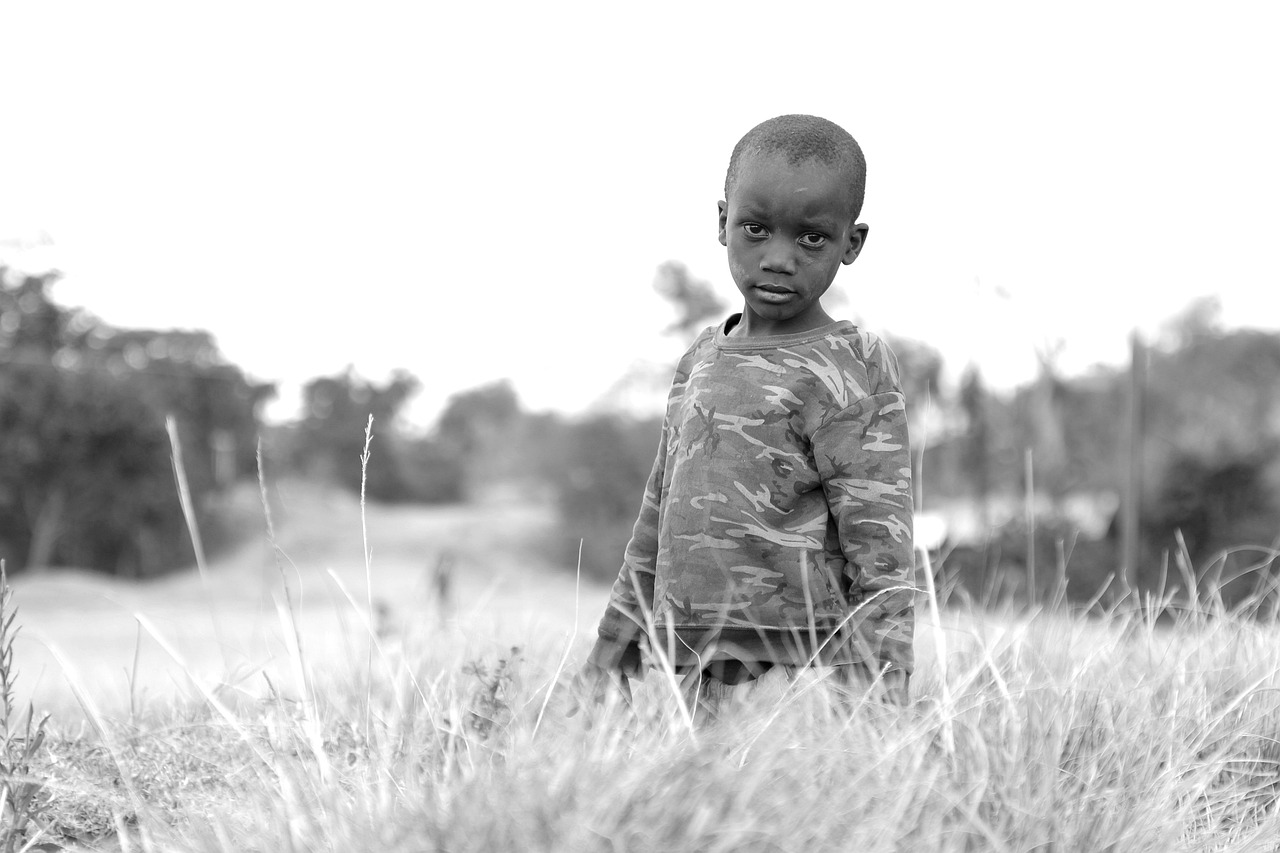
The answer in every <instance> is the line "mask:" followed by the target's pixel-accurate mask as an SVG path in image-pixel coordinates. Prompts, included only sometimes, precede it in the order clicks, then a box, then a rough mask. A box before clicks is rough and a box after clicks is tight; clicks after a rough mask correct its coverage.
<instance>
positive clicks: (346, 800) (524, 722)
mask: <svg viewBox="0 0 1280 853" xmlns="http://www.w3.org/2000/svg"><path fill="white" fill-rule="evenodd" d="M351 606H352V609H353V610H354V611H356V612H360V611H361V610H362V604H361V603H358V602H353V603H352V605H351ZM1153 615H1154V611H1153V610H1148V611H1145V612H1144V611H1138V612H1130V613H1118V614H1115V613H1113V614H1111V615H1109V616H1101V617H1099V616H1095V617H1091V618H1087V617H1085V616H1083V615H1079V614H1070V613H1066V612H1054V613H1049V612H1044V613H1038V614H1035V615H1032V616H1027V617H1015V616H1005V617H996V616H992V615H990V614H984V613H980V612H954V611H953V612H950V613H948V614H947V617H946V618H947V620H948V622H947V628H946V633H947V641H948V642H947V647H948V649H949V651H948V659H947V661H946V664H947V665H946V667H945V673H946V679H947V690H946V691H944V690H942V683H941V681H940V679H941V676H942V673H943V672H944V667H941V666H939V662H938V661H937V660H936V659H931V658H930V657H929V656H928V655H927V654H926V655H925V659H924V660H922V661H921V666H920V671H919V677H918V678H917V681H916V684H915V694H916V695H915V699H914V701H913V703H912V704H911V705H910V706H909V707H907V708H903V709H898V708H892V707H887V706H883V705H880V704H878V703H876V702H874V701H868V702H865V703H862V704H859V705H858V706H857V707H854V708H852V709H840V708H839V706H838V703H832V702H830V701H828V700H829V697H827V696H826V695H824V691H823V689H822V688H821V687H818V688H816V689H812V690H808V691H802V692H798V693H795V692H793V693H792V694H790V695H783V696H777V697H773V698H771V699H762V700H761V701H759V702H757V703H755V704H748V705H746V706H744V707H742V708H741V709H739V712H738V713H736V714H734V715H732V716H731V718H730V719H728V720H725V721H723V722H721V723H718V724H715V725H711V726H706V727H703V728H700V729H696V730H693V731H690V730H689V729H688V727H687V726H686V725H685V724H684V722H683V718H682V715H681V714H680V713H679V711H678V708H677V705H676V702H677V700H676V699H675V698H674V697H673V696H672V695H670V693H669V691H667V690H666V689H665V687H664V686H663V684H662V680H661V679H660V678H655V677H650V678H649V679H648V680H647V681H646V683H645V685H644V687H643V689H641V690H640V691H639V692H638V694H637V707H636V711H635V713H634V715H630V714H626V713H624V712H622V711H621V710H619V709H615V712H614V713H609V712H606V711H602V712H601V713H599V714H597V715H595V716H594V717H592V718H591V719H589V720H588V719H584V718H582V717H574V718H567V717H565V716H564V713H563V712H564V709H565V705H564V702H565V700H566V697H564V696H563V692H562V691H561V692H558V693H557V694H556V695H554V696H552V697H551V701H550V704H549V706H548V709H547V712H546V714H545V716H543V717H542V719H541V721H540V722H539V719H538V718H539V713H540V711H541V708H542V705H543V702H544V700H545V699H546V691H547V689H548V687H549V683H550V681H551V679H552V677H553V676H554V675H555V673H556V672H557V670H558V668H559V663H560V658H561V656H562V653H563V643H564V642H565V640H566V638H565V637H563V636H560V637H552V636H540V637H530V638H529V643H527V644H526V645H524V646H523V647H521V648H520V649H512V648H510V647H499V646H497V645H496V644H494V643H492V642H491V643H489V644H488V646H487V647H486V642H485V640H484V639H483V638H480V637H465V636H463V635H459V634H458V633H457V632H456V631H453V632H450V631H448V630H446V629H445V628H444V627H443V626H441V625H439V624H435V625H433V624H419V625H416V626H414V627H412V628H411V629H403V630H401V631H399V632H397V633H395V634H393V635H384V636H383V637H382V638H380V639H379V641H378V644H377V650H376V652H375V655H374V658H373V661H372V663H371V664H370V665H369V666H368V667H367V668H364V667H361V666H359V665H355V666H350V667H347V668H344V669H343V670H341V671H334V670H332V669H330V670H329V671H327V672H326V673H322V672H320V671H318V670H317V669H315V668H313V667H312V666H311V664H310V662H309V661H307V660H306V659H305V657H302V656H301V653H300V652H299V653H298V654H299V655H300V657H299V659H298V660H297V661H296V667H297V673H296V679H295V680H294V681H293V682H292V683H285V684H276V683H273V684H272V686H271V689H270V690H269V691H268V692H267V694H266V695H264V696H262V697H260V698H257V699H253V700H241V701H239V702H238V703H235V704H232V703H230V702H228V701H224V700H223V698H220V697H219V696H218V695H217V694H216V693H215V692H214V691H209V692H208V693H207V694H205V695H203V696H202V697H200V698H198V699H192V700H188V701H187V702H185V703H177V704H172V705H167V706H159V705H155V704H153V706H152V707H150V708H149V709H148V710H147V712H146V713H145V714H144V715H142V716H141V717H140V718H138V719H135V720H134V721H133V722H131V723H130V722H127V721H124V720H120V719H110V718H102V717H99V718H97V719H96V720H95V721H94V725H91V726H89V727H87V728H85V729H84V730H82V731H71V732H67V731H60V732H56V733H54V734H53V735H52V736H51V738H50V741H49V743H48V744H47V747H46V750H45V752H44V760H43V765H42V767H41V768H40V772H41V773H42V774H43V776H44V778H45V779H46V790H48V791H50V792H51V794H52V797H51V800H50V802H49V803H48V806H47V809H46V811H47V812H48V814H50V815H52V817H51V818H50V820H51V825H50V827H49V830H50V833H51V836H52V837H56V838H59V839H61V840H62V843H69V842H71V841H75V842H76V843H78V844H80V845H83V846H87V847H91V848H98V849H122V848H123V849H142V850H219V851H230V850H236V851H243V850H262V851H279V850H340V851H349V850H380V851H381V850H405V851H409V850H450V851H465V850H476V851H481V850H485V851H488V850H547V851H552V850H554V851H565V850H602V851H612V850H637V851H639V850H699V851H703V850H725V851H729V850H733V851H739V850H742V851H754V850H759V851H774V850H805V851H812V850H860V851H878V850H884V851H890V850H911V851H944V850H1010V851H1030V850H1082V851H1084V850H1087V851H1098V850H1116V851H1131V850H1151V851H1170V850H1189V851H1190V850H1195V851H1204V850H1272V849H1277V848H1278V847H1280V845H1278V843H1277V841H1276V839H1277V838H1280V812H1278V808H1280V807H1278V806H1277V793H1278V792H1280V690H1277V688H1278V687H1280V683H1278V682H1280V642H1278V640H1280V637H1278V636H1277V631H1276V627H1275V626H1274V625H1273V624H1264V623H1262V622H1258V621H1252V620H1245V619H1241V618H1235V617H1232V616H1229V615H1225V614H1218V615H1211V614H1194V615H1183V616H1182V617H1180V621H1177V622H1174V621H1167V622H1166V621H1156V620H1155V619H1153V618H1152V616H1153ZM585 641H586V638H581V641H580V642H578V643H577V645H576V646H575V653H579V654H580V653H581V652H582V651H583V647H584V644H585ZM352 642H353V644H354V645H355V646H357V647H359V648H360V651H361V654H358V655H356V657H357V659H363V658H364V654H363V651H364V649H363V645H362V644H361V643H360V642H359V641H358V638H353V640H352ZM922 645H925V644H922ZM477 649H483V650H484V651H483V652H482V653H481V654H479V655H474V656H473V653H474V652H475V650H477ZM925 652H927V649H925V648H922V653H925ZM304 690H305V691H308V695H302V693H301V691H304ZM944 695H946V696H947V697H948V698H947V700H946V701H943V699H942V698H941V697H942V696H944ZM366 721H368V722H367V723H366Z"/></svg>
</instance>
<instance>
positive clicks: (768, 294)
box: [754, 284, 795, 302]
mask: <svg viewBox="0 0 1280 853" xmlns="http://www.w3.org/2000/svg"><path fill="white" fill-rule="evenodd" d="M754 289H755V291H756V293H757V294H759V296H760V299H761V300H762V301H764V302H786V301H787V300H788V299H790V298H791V297H792V296H795V291H794V290H789V289H788V288H785V287H781V286H780V285H776V284H757V285H755V286H754Z"/></svg>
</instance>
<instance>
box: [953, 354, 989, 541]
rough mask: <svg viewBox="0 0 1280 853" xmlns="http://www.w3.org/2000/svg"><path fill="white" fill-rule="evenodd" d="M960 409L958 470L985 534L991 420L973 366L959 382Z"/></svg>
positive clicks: (975, 369)
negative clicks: (962, 419) (962, 418)
mask: <svg viewBox="0 0 1280 853" xmlns="http://www.w3.org/2000/svg"><path fill="white" fill-rule="evenodd" d="M960 406H961V408H962V409H963V410H964V415H965V435H964V442H963V448H964V450H963V453H962V456H961V459H962V462H961V470H962V471H963V476H964V478H965V480H966V481H967V483H968V485H969V486H970V488H972V490H973V494H974V496H975V497H976V498H977V500H978V512H979V517H980V519H981V523H982V528H983V529H984V530H985V529H987V528H988V527H990V525H991V510H990V507H991V417H990V413H989V411H988V405H987V390H986V388H985V387H984V386H983V384H982V373H981V371H979V370H978V367H977V365H975V364H970V365H969V366H968V367H966V368H965V371H964V375H963V376H962V377H961V379H960Z"/></svg>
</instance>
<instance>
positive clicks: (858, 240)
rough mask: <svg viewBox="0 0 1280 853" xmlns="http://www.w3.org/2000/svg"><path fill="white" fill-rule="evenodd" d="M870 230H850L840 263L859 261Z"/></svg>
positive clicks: (862, 226)
mask: <svg viewBox="0 0 1280 853" xmlns="http://www.w3.org/2000/svg"><path fill="white" fill-rule="evenodd" d="M870 230H871V229H870V228H868V227H867V226H866V225H864V224H862V223H861V222H858V223H856V224H855V225H854V226H853V227H852V228H850V229H849V243H848V245H846V246H845V247H844V257H843V258H841V259H840V263H842V264H851V263H853V262H854V261H856V260H857V259H858V253H859V252H861V251H862V247H863V246H865V245H867V233H868V232H869V231H870ZM721 233H723V232H721ZM721 242H724V241H723V240H722V241H721Z"/></svg>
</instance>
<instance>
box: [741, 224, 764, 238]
mask: <svg viewBox="0 0 1280 853" xmlns="http://www.w3.org/2000/svg"><path fill="white" fill-rule="evenodd" d="M742 230H743V231H745V232H747V236H749V237H763V236H764V235H765V234H768V233H769V232H768V231H766V230H765V228H764V226H763V225H757V224H756V223H754V222H748V223H746V224H745V225H743V226H742Z"/></svg>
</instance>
